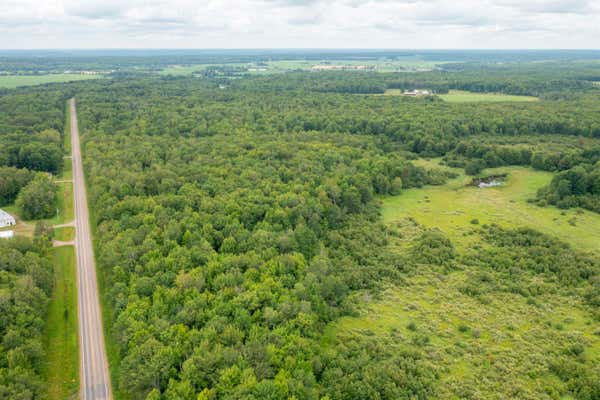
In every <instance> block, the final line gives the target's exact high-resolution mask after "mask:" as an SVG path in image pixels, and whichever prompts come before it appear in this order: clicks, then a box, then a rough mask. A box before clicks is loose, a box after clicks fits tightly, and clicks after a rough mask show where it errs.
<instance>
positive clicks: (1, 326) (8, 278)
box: [0, 237, 53, 400]
mask: <svg viewBox="0 0 600 400" xmlns="http://www.w3.org/2000/svg"><path fill="white" fill-rule="evenodd" d="M48 247H49V242H48V241H47V239H45V238H44V237H40V238H37V239H36V240H34V241H32V240H30V239H24V238H18V239H11V240H10V241H7V240H0V254H2V257H0V337H1V338H2V342H1V343H2V344H1V345H0V397H1V398H3V399H15V400H27V399H39V398H43V393H44V382H43V380H42V379H41V377H40V372H41V369H42V363H43V360H44V353H45V349H44V348H43V346H42V331H43V328H44V321H45V310H46V307H47V304H48V298H49V296H50V293H51V291H52V287H53V281H52V264H51V262H50V252H49V249H48Z"/></svg>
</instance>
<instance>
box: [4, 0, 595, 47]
mask: <svg viewBox="0 0 600 400" xmlns="http://www.w3.org/2000/svg"><path fill="white" fill-rule="evenodd" d="M598 3H599V2H598V0H205V1H204V2H198V1H196V0H118V1H117V0H86V1H81V0H0V48H20V47H28V48H32V47H33V48H40V47H53V48H56V47H89V48H93V47H173V46H176V47H181V48H190V47H194V48H202V47H207V48H240V47H248V48H260V47H286V48H289V47H310V48H315V47H329V48H331V47H354V48H357V47H361V48H369V47H378V48H383V47H386V48H418V47H429V48H468V47H478V48H481V47H487V48H494V47H511V48H523V47H525V48H526V47H530V48H533V47H535V48H547V47H549V46H552V47H563V48H585V47H587V48H596V47H598V43H597V40H596V38H598V37H600V24H599V23H598V21H599V20H600V4H598Z"/></svg>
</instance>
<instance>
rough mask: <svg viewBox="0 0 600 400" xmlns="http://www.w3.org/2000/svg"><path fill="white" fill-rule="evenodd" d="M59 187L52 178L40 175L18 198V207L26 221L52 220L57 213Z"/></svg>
mask: <svg viewBox="0 0 600 400" xmlns="http://www.w3.org/2000/svg"><path fill="white" fill-rule="evenodd" d="M56 191H57V186H56V184H55V183H54V182H53V181H52V177H50V176H48V175H46V174H44V173H39V174H38V175H36V177H35V178H34V179H33V180H32V181H31V182H29V183H28V184H27V186H25V187H24V188H23V189H22V190H21V192H20V193H19V196H18V197H17V203H16V204H17V207H19V209H20V210H21V216H22V217H23V218H24V219H28V220H29V219H42V218H50V217H52V216H53V215H54V214H55V213H56Z"/></svg>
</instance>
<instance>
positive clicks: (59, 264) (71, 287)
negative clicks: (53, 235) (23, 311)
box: [44, 246, 79, 400]
mask: <svg viewBox="0 0 600 400" xmlns="http://www.w3.org/2000/svg"><path fill="white" fill-rule="evenodd" d="M53 252H54V285H55V287H54V290H53V293H52V298H51V300H50V306H49V308H48V319H47V321H46V330H45V338H44V348H45V349H47V350H46V351H47V357H46V360H47V361H46V365H45V366H44V376H45V378H46V382H47V385H48V386H47V389H48V399H50V400H54V399H55V400H64V399H76V398H77V396H78V389H79V350H78V341H77V287H76V284H75V277H76V275H75V251H74V248H73V246H64V247H57V248H55V249H53Z"/></svg>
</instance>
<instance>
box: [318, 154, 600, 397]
mask: <svg viewBox="0 0 600 400" xmlns="http://www.w3.org/2000/svg"><path fill="white" fill-rule="evenodd" d="M417 163H418V164H423V165H425V166H428V167H439V166H438V164H437V161H425V160H420V161H418V162H417ZM453 170H454V171H455V172H459V171H460V170H458V169H453ZM485 173H486V175H493V174H502V173H507V174H508V175H507V178H506V180H505V181H504V182H503V185H501V186H497V187H490V188H484V189H480V188H477V187H475V186H469V183H470V182H471V181H472V177H468V176H465V175H464V174H462V173H461V174H460V175H459V176H458V177H457V178H455V179H453V180H451V181H450V182H448V183H447V184H445V185H442V186H426V187H424V188H420V189H409V190H405V191H403V193H402V194H401V195H399V196H394V197H388V198H386V199H384V201H383V220H384V222H385V223H386V224H387V225H389V226H390V228H391V229H392V231H396V232H398V234H397V235H391V236H390V248H391V250H392V251H397V254H406V253H407V252H410V251H411V250H410V249H411V246H413V245H414V243H415V240H417V238H418V237H419V235H420V232H423V231H424V230H426V229H429V228H438V229H439V230H441V231H442V232H443V234H444V235H445V236H446V237H448V238H449V239H450V240H451V241H452V243H453V245H454V246H455V248H456V250H457V254H471V255H473V254H477V252H480V251H485V249H488V248H490V243H489V242H485V241H484V240H483V237H482V235H481V233H480V232H481V231H480V230H481V229H482V228H483V225H485V224H488V225H489V224H492V223H496V224H498V225H500V226H502V227H504V228H508V229H510V228H516V227H522V226H527V227H531V228H534V229H537V230H539V231H541V232H543V233H546V234H548V235H550V236H553V237H556V238H558V239H560V240H562V241H565V242H568V243H569V244H571V246H572V247H573V249H575V251H584V252H585V251H591V252H593V253H596V254H598V253H600V246H599V245H598V244H599V243H600V215H598V214H594V213H591V212H587V211H583V212H581V211H575V210H566V211H562V210H559V209H557V208H553V207H546V208H541V207H538V206H536V205H534V204H530V203H528V202H527V199H529V198H533V197H534V196H535V193H536V191H537V190H538V189H539V188H540V187H542V186H544V185H546V184H547V183H548V182H549V181H550V180H551V178H552V174H550V173H547V172H539V171H534V170H533V169H530V168H524V167H506V168H497V169H487V170H486V171H485ZM475 222H477V223H475ZM483 229H485V228H483ZM500 251H502V250H500ZM509 253H510V251H509ZM492 264H493V263H492ZM492 264H490V265H487V266H484V267H477V268H476V267H473V266H468V265H467V264H463V261H462V259H461V258H460V257H457V258H456V265H454V266H453V267H450V268H446V267H440V266H438V265H426V264H425V265H418V266H417V267H412V268H413V269H409V270H408V272H407V273H406V274H405V278H404V279H403V281H402V284H399V285H398V286H389V287H388V288H387V290H384V291H383V292H382V293H381V294H380V295H378V296H377V297H376V298H369V297H368V296H367V295H366V294H365V295H364V297H361V298H360V299H359V298H357V300H356V303H357V304H358V305H359V308H360V312H359V315H358V316H352V317H344V318H342V319H340V320H339V321H337V322H335V323H333V324H331V325H330V326H329V327H328V329H327V330H326V334H325V336H324V342H323V343H324V345H325V346H326V345H327V343H332V342H333V341H334V340H342V341H343V340H347V339H348V338H351V337H353V336H366V337H373V338H376V340H378V341H385V342H387V343H392V346H394V351H396V352H400V353H401V352H403V351H406V352H410V351H415V349H419V350H417V351H419V352H420V353H419V354H421V357H422V359H423V361H422V363H424V365H429V366H430V368H432V369H433V370H435V371H436V372H437V374H438V379H437V382H436V384H435V387H436V392H435V396H432V398H440V399H442V398H464V397H471V396H473V397H477V398H486V399H487V398H490V399H492V398H502V396H504V398H514V397H518V398H540V399H551V398H554V397H553V396H560V395H565V394H567V393H568V392H569V387H568V385H567V384H566V383H565V382H564V381H561V380H560V379H559V378H558V377H557V375H556V374H554V373H552V372H551V371H552V368H553V365H557V364H560V363H562V362H563V361H562V360H564V359H565V357H574V356H572V355H569V356H565V354H567V353H569V351H571V350H572V351H576V352H577V354H582V355H581V356H580V358H581V359H585V360H587V361H586V363H589V365H593V364H594V363H598V362H600V331H598V326H597V324H596V322H595V321H594V318H593V316H592V315H591V313H590V312H589V308H588V307H587V306H586V305H585V303H584V302H583V301H582V298H581V297H580V296H578V295H575V294H574V292H573V291H572V289H569V288H564V287H563V286H561V285H560V284H559V283H556V281H553V280H552V279H550V280H548V278H547V277H546V278H545V277H544V276H543V275H536V274H535V273H532V272H531V271H527V272H523V271H520V272H515V273H516V274H517V276H519V278H513V279H516V280H514V281H513V280H511V278H510V276H512V273H513V272H514V271H511V272H510V273H507V272H506V271H503V270H501V269H496V267H495V265H492ZM523 290H524V291H525V292H523ZM528 291H530V293H527V292H528ZM361 296H363V295H361ZM475 394H477V395H476V396H475ZM564 398H568V397H564Z"/></svg>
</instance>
